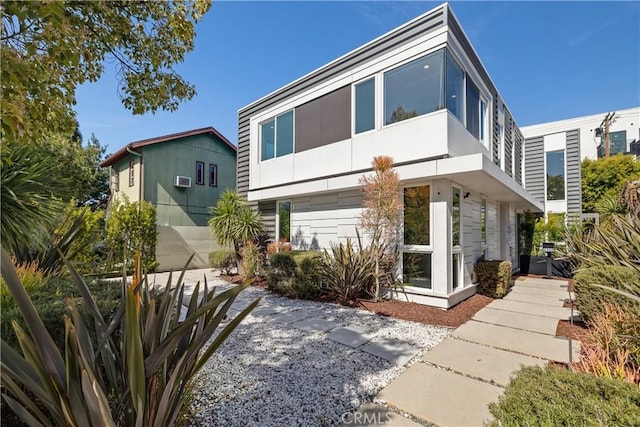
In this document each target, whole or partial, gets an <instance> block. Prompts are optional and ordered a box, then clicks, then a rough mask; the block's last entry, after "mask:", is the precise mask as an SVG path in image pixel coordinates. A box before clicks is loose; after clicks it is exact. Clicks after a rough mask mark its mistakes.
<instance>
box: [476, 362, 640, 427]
mask: <svg viewBox="0 0 640 427" xmlns="http://www.w3.org/2000/svg"><path fill="white" fill-rule="evenodd" d="M489 411H490V412H491V414H492V415H493V416H494V417H495V420H494V421H493V422H492V423H491V424H489V425H490V426H491V427H498V426H500V427H511V426H513V427H516V426H517V427H519V426H584V427H589V426H594V427H595V426H598V427H599V426H637V425H640V392H639V391H638V386H636V385H634V384H630V383H627V382H625V381H622V380H619V379H613V378H605V377H595V376H593V375H591V374H585V373H577V372H571V371H569V370H567V369H561V368H556V367H552V366H549V367H546V368H541V367H539V366H529V367H525V368H523V369H522V370H520V371H518V373H517V374H516V376H515V377H514V378H513V379H512V380H511V382H510V383H509V385H508V386H507V388H506V390H505V391H504V394H503V395H502V396H501V397H500V400H499V401H498V402H494V403H491V404H489Z"/></svg>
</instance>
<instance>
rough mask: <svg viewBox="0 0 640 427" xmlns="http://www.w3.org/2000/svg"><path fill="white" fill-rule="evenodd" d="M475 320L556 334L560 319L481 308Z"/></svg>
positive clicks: (474, 317)
mask: <svg viewBox="0 0 640 427" xmlns="http://www.w3.org/2000/svg"><path fill="white" fill-rule="evenodd" d="M473 320H477V321H479V322H484V323H491V324H494V325H500V326H507V327H510V328H516V329H523V330H525V331H531V332H538V333H540V334H547V335H552V336H555V334H556V329H557V328H558V319H554V318H552V317H544V316H535V315H533V314H524V313H515V312H513V311H505V310H498V309H494V308H484V309H482V310H480V311H479V312H477V313H476V314H475V315H474V316H473Z"/></svg>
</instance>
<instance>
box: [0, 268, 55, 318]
mask: <svg viewBox="0 0 640 427" xmlns="http://www.w3.org/2000/svg"><path fill="white" fill-rule="evenodd" d="M16 273H18V278H19V279H20V281H21V282H22V285H23V286H24V288H25V289H26V290H27V293H28V294H29V295H31V294H33V293H34V292H36V291H37V290H38V289H40V288H42V287H43V286H46V284H47V280H48V277H47V275H46V274H45V273H44V272H43V271H42V270H40V269H39V268H38V263H37V262H30V263H24V264H20V265H18V266H16ZM12 299H13V297H12V296H11V293H10V292H9V289H8V288H7V284H6V283H5V281H4V279H2V278H0V301H1V302H2V308H3V309H4V307H5V304H8V303H9V302H10V300H12Z"/></svg>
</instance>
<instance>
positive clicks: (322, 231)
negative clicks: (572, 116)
mask: <svg viewBox="0 0 640 427" xmlns="http://www.w3.org/2000/svg"><path fill="white" fill-rule="evenodd" d="M522 143H523V136H522V133H521V132H520V130H519V129H518V126H517V125H516V123H515V121H514V119H513V117H512V115H511V113H510V112H509V110H508V108H507V107H506V105H505V102H504V100H503V99H502V97H501V96H500V94H499V92H498V90H497V88H496V87H495V85H494V83H493V82H492V81H491V79H490V77H489V75H488V74H487V71H486V69H485V68H484V66H483V65H482V62H481V61H480V58H478V55H477V54H476V52H475V51H474V49H473V47H472V46H471V43H470V42H469V40H468V38H467V37H466V35H465V34H464V31H463V30H462V28H461V27H460V24H459V23H458V21H457V19H456V18H455V16H454V14H453V12H452V10H451V7H450V6H449V5H448V4H443V5H441V6H438V7H436V8H435V9H433V10H430V11H428V12H427V13H425V14H423V15H421V16H419V17H417V18H415V19H414V20H412V21H410V22H407V23H406V24H404V25H402V26H400V27H398V28H396V29H394V30H393V31H391V32H389V33H387V34H384V35H382V36H381V37H379V38H377V39H375V40H373V41H371V42H369V43H367V44H365V45H364V46H362V47H359V48H357V49H355V50H354V51H352V52H349V53H347V54H345V55H344V56H341V57H340V58H338V59H336V60H334V61H332V62H331V63H329V64H327V65H325V66H323V67H320V68H319V69H317V70H315V71H312V72H311V73H309V74H307V75H305V76H303V77H301V78H299V79H298V80H295V81H293V82H291V83H289V84H287V85H286V86H284V87H282V88H280V89H278V90H276V91H275V92H273V93H271V94H269V95H266V96H264V97H262V98H260V99H258V100H257V101H255V102H253V103H251V104H249V105H248V106H246V107H244V108H242V109H240V110H239V134H238V180H237V185H238V191H239V192H240V194H242V195H244V196H246V197H247V199H248V200H249V201H250V202H251V203H253V204H254V205H257V207H258V208H259V210H260V212H261V213H262V215H263V218H264V221H265V223H266V224H267V228H268V230H269V232H270V233H271V235H272V237H273V238H275V239H277V240H279V241H282V240H287V241H290V242H291V244H292V246H293V247H294V248H299V249H309V248H311V249H315V248H327V247H328V246H329V243H330V242H338V241H344V240H345V239H346V238H349V237H355V236H356V227H357V226H358V221H359V218H360V215H361V213H362V190H361V187H360V185H359V183H358V180H359V178H360V177H361V176H362V175H363V174H367V173H370V172H371V161H372V159H373V157H374V156H377V155H387V156H391V157H392V158H393V159H394V161H395V169H396V171H397V172H398V174H399V176H400V178H401V180H402V185H403V190H402V192H401V194H398V197H399V198H400V199H401V200H402V202H403V205H404V213H403V226H404V230H403V242H402V246H401V257H400V265H399V266H398V272H399V275H400V276H401V277H402V279H403V281H404V282H405V291H406V292H407V295H408V296H409V298H410V299H411V300H413V301H415V302H419V303H424V304H430V305H434V306H437V307H441V308H449V307H451V306H453V305H455V304H456V303H458V302H460V301H461V300H463V299H465V298H467V297H469V296H471V295H472V294H473V293H475V285H474V281H475V278H474V275H473V265H474V263H475V262H476V261H477V259H478V258H480V257H481V256H484V257H486V258H488V259H505V260H511V261H512V262H513V264H514V266H516V267H517V263H518V250H517V248H518V241H517V235H518V233H517V227H518V224H517V219H518V213H519V212H521V211H522V210H524V209H531V210H534V211H540V210H541V209H542V204H541V203H540V202H539V201H538V200H536V199H535V198H534V197H533V196H532V195H531V194H529V193H528V192H527V191H526V190H525V189H524V188H523V187H522ZM403 298H404V296H403Z"/></svg>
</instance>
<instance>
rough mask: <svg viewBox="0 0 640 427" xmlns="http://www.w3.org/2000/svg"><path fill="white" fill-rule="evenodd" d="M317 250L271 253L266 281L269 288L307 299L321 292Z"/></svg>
mask: <svg viewBox="0 0 640 427" xmlns="http://www.w3.org/2000/svg"><path fill="white" fill-rule="evenodd" d="M318 262H320V257H319V256H318V253H317V252H309V251H291V252H279V253H276V254H273V255H272V256H271V259H270V266H269V272H268V274H267V282H268V284H269V289H271V290H272V291H274V292H277V293H279V294H284V295H286V296H289V297H293V298H303V299H309V298H314V297H316V296H318V295H319V294H320V293H321V287H320V276H319V275H318Z"/></svg>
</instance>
